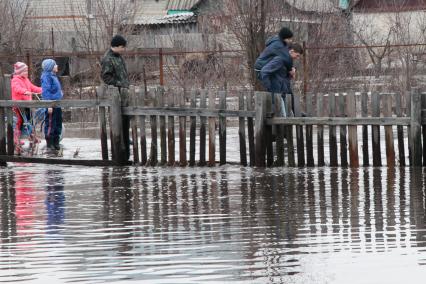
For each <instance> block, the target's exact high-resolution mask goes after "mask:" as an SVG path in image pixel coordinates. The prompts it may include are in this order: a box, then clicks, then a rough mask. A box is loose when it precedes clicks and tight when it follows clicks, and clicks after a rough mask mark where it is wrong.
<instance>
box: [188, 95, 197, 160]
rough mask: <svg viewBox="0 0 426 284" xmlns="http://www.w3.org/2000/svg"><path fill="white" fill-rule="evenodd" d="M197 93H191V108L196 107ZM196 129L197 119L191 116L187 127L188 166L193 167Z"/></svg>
mask: <svg viewBox="0 0 426 284" xmlns="http://www.w3.org/2000/svg"><path fill="white" fill-rule="evenodd" d="M196 101H197V92H196V91H195V90H192V91H191V107H192V108H196V106H197V102H196ZM196 128H197V117H196V116H191V118H190V126H189V166H191V167H193V166H195V147H196V145H195V142H196V135H197V134H196Z"/></svg>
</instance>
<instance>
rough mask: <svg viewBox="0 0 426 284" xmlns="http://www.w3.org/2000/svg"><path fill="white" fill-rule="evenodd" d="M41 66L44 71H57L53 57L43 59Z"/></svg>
mask: <svg viewBox="0 0 426 284" xmlns="http://www.w3.org/2000/svg"><path fill="white" fill-rule="evenodd" d="M41 68H42V69H43V71H44V72H54V73H56V72H58V65H57V64H56V61H55V60H53V59H45V60H43V62H42V63H41Z"/></svg>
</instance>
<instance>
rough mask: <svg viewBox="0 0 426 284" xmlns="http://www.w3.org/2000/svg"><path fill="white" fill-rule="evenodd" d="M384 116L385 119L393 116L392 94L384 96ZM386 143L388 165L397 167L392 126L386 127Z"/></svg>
mask: <svg viewBox="0 0 426 284" xmlns="http://www.w3.org/2000/svg"><path fill="white" fill-rule="evenodd" d="M382 101H383V115H384V116H385V117H391V116H392V94H382ZM385 143H386V163H387V164H386V165H387V166H388V167H395V146H394V139H393V131H392V126H391V125H388V126H385Z"/></svg>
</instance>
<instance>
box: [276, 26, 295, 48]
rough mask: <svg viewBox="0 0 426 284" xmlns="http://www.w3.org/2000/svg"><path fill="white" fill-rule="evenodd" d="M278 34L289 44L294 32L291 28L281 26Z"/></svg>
mask: <svg viewBox="0 0 426 284" xmlns="http://www.w3.org/2000/svg"><path fill="white" fill-rule="evenodd" d="M278 36H279V37H280V39H281V40H282V41H283V42H285V43H286V44H289V43H291V42H292V41H293V32H292V31H291V30H290V29H289V28H286V27H283V28H281V30H280V32H279V33H278Z"/></svg>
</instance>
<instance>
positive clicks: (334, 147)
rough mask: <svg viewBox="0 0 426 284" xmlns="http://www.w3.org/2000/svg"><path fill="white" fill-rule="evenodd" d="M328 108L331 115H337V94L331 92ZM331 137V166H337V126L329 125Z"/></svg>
mask: <svg viewBox="0 0 426 284" xmlns="http://www.w3.org/2000/svg"><path fill="white" fill-rule="evenodd" d="M328 108H329V113H328V114H329V117H333V118H334V117H335V116H336V95H335V94H330V95H329V96H328ZM329 139H330V166H332V167H337V166H338V165H339V164H338V159H337V130H336V126H334V125H330V126H329Z"/></svg>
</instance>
